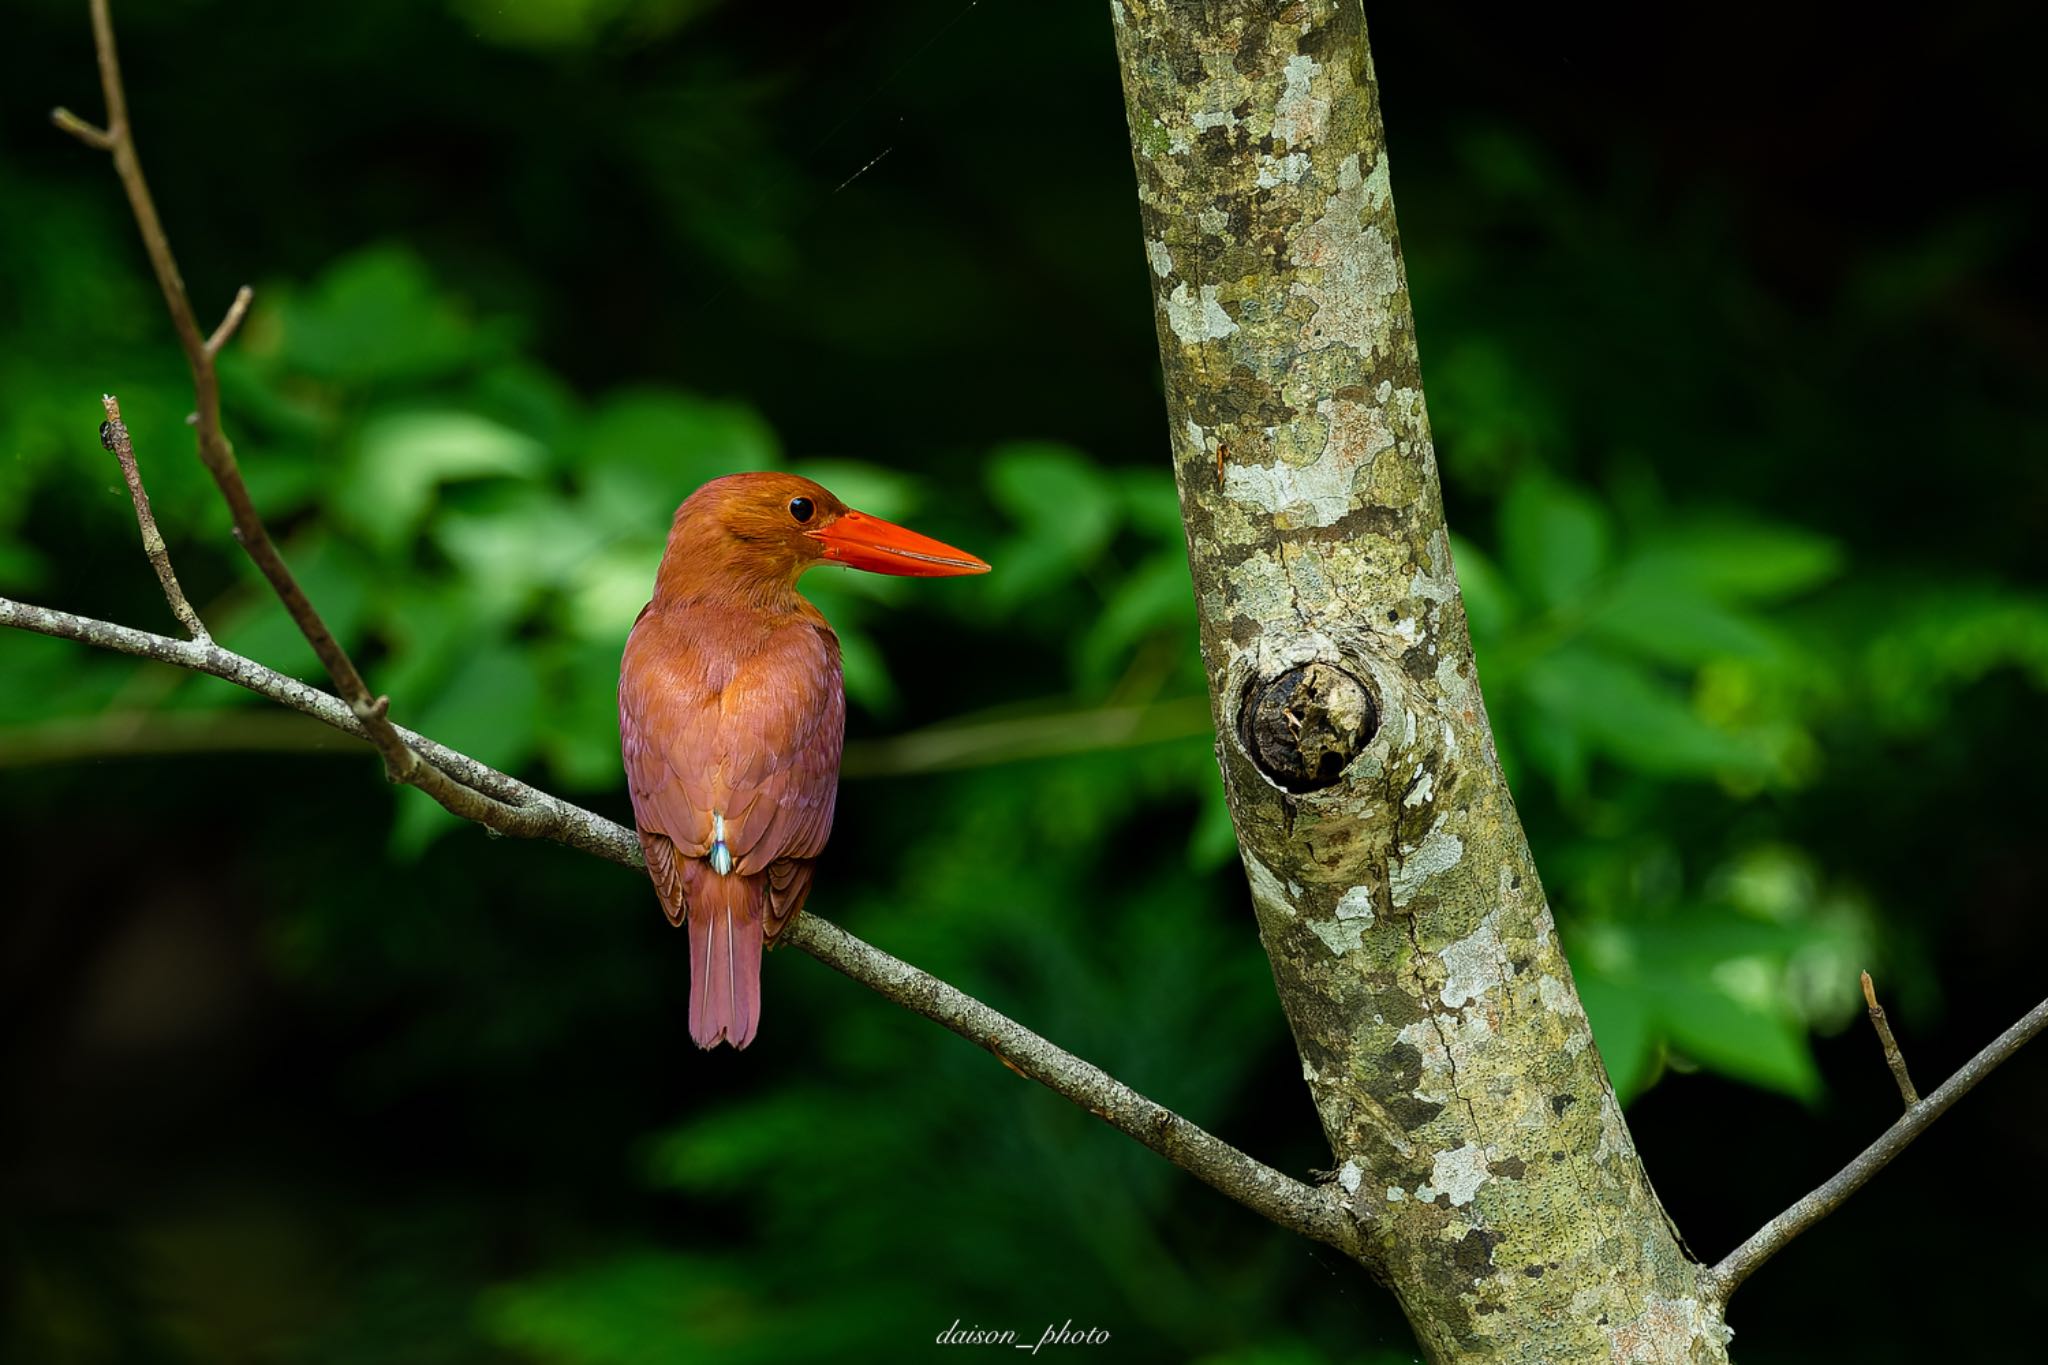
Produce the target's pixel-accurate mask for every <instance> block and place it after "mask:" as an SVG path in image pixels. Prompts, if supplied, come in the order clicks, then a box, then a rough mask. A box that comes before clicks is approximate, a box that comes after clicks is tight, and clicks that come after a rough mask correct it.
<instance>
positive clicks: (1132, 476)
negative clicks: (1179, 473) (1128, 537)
mask: <svg viewBox="0 0 2048 1365" xmlns="http://www.w3.org/2000/svg"><path fill="white" fill-rule="evenodd" d="M1115 483H1116V490H1117V501H1118V503H1119V505H1120V506H1121V507H1122V508H1123V514H1124V518H1125V520H1126V521H1127V522H1128V523H1129V524H1130V526H1131V529H1132V530H1134V531H1136V532H1137V533H1138V534H1140V535H1142V536H1145V537H1146V538H1148V539H1151V540H1156V541H1159V542H1160V543H1161V544H1169V545H1173V546H1176V547H1180V548H1181V549H1182V551H1183V553H1185V549H1186V545H1187V531H1186V528H1185V527H1184V526H1183V525H1182V524H1181V518H1180V495H1179V494H1178V493H1176V492H1175V491H1174V487H1173V475H1171V474H1169V473H1167V472H1166V471H1165V470H1149V469H1129V470H1122V471H1120V472H1118V473H1117V474H1116V476H1115Z"/></svg>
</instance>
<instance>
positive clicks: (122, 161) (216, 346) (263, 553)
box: [50, 0, 488, 819]
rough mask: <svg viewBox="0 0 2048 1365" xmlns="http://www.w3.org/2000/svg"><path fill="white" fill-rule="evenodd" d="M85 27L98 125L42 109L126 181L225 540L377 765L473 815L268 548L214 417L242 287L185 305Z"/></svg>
mask: <svg viewBox="0 0 2048 1365" xmlns="http://www.w3.org/2000/svg"><path fill="white" fill-rule="evenodd" d="M92 35H93V47H94V50H95V52H96V53H97V54H98V57H99V70H100V92H101V94H102V96H103V97H104V98H105V100H106V104H107V126H106V127H105V128H100V127H98V126H96V125H94V124H92V123H90V122H88V121H87V120H85V119H82V118H80V117H79V116H78V115H76V114H74V113H72V112H71V111H70V110H68V109H55V110H52V111H51V114H50V121H51V122H52V123H54V124H56V126H57V127H59V128H61V129H63V130H64V131H65V132H67V133H70V134H71V135H72V136H73V137H76V138H77V139H78V140H79V141H81V142H83V143H85V144H86V145H87V146H89V147H93V148H96V149H98V150H101V151H104V152H107V153H109V154H110V155H111V156H112V157H113V161H114V173H115V175H117V176H119V177H120V180H121V187H122V189H124V190H125V191H127V194H128V207H129V209H130V211H131V212H133V214H134V215H135V226H136V228H137V229H138V230H139V231H140V232H141V234H142V246H143V250H144V251H145V252H147V253H148V255H149V264H150V268H151V269H152V270H154V271H155V272H156V280H157V285H158V286H159V287H160V288H161V289H162V290H163V295H164V306H165V307H166V308H167V309H168V310H169V312H170V315H171V327H172V329H173V330H174V331H176V332H177V334H178V346H179V348H180V349H181V350H182V351H183V352H184V353H185V363H186V364H187V366H189V367H190V368H191V371H192V393H193V398H194V400H195V404H196V406H195V409H194V414H193V427H194V430H195V432H196V433H197V437H198V442H199V458H200V461H201V462H202V463H204V464H205V466H206V469H207V472H208V473H210V474H211V475H212V476H213V481H214V484H215V485H216V486H217V487H218V488H219V489H220V493H221V496H222V498H224V499H225V500H226V501H227V505H228V513H229V515H230V516H231V517H232V518H233V520H234V529H235V540H236V541H237V542H238V543H239V544H240V545H241V546H242V548H243V549H244V550H246V551H247V552H248V554H249V558H250V559H252V560H254V561H255V563H256V567H257V568H258V569H259V570H261V571H262V574H263V577H264V578H265V579H266V580H268V582H269V583H270V586H271V589H272V590H273V591H274V592H276V594H277V596H278V600H279V601H281V602H282V603H283V604H284V609H285V610H286V611H287V612H289V613H290V614H291V618H292V620H293V622H295V623H296V624H297V625H298V627H299V631H300V633H302V634H303V635H304V636H305V637H306V641H307V643H308V644H310V645H312V647H313V653H314V654H315V655H316V656H317V657H318V658H319V660H320V663H321V666H322V667H324V668H325V669H326V670H327V675H328V676H329V677H330V678H332V679H333V680H334V686H335V689H336V690H337V691H339V692H340V693H341V697H342V700H343V701H345V702H347V703H348V706H349V709H350V711H352V712H353V713H354V714H355V716H356V719H357V720H359V721H361V722H362V725H363V729H364V732H365V733H366V734H367V735H368V737H369V739H370V742H371V743H372V744H373V745H375V746H376V749H377V752H378V753H379V754H381V755H383V758H384V767H385V771H386V772H387V773H388V774H389V776H390V777H391V779H392V780H393V781H395V782H406V783H410V784H411V785H413V786H416V787H419V788H420V789H421V790H423V791H425V792H426V793H427V794H428V795H430V796H432V797H433V798H434V799H435V800H436V801H439V802H440V803H441V804H442V805H444V806H447V807H448V808H449V809H450V810H453V811H455V813H456V814H458V815H462V816H465V817H467V818H470V819H476V818H478V817H477V815H476V814H475V813H474V811H475V810H476V809H477V806H476V802H475V801H474V800H472V798H481V794H480V793H474V792H467V793H466V792H464V791H462V790H460V789H459V784H457V783H455V782H454V781H453V779H451V778H450V777H449V776H448V775H447V774H446V773H441V772H437V771H432V770H431V769H432V765H431V764H429V763H427V762H425V761H424V760H422V759H421V758H420V757H419V755H418V754H416V753H414V752H413V751H412V750H411V749H409V748H407V747H406V745H405V742H404V741H403V740H402V739H401V738H399V735H398V731H397V730H396V729H395V728H394V727H393V726H392V724H391V722H390V720H389V719H387V718H386V715H385V713H386V711H387V709H388V708H389V705H390V702H389V699H388V698H385V697H379V696H374V695H372V693H371V692H370V688H369V685H368V684H367V683H365V682H364V681H363V676H362V674H361V673H360V672H359V671H358V670H357V669H356V666H355V662H354V661H353V660H352V659H350V658H349V656H348V652H347V651H346V650H344V649H343V648H342V647H341V643H340V642H339V641H337V640H336V639H335V638H334V633H333V632H332V631H330V630H329V629H328V628H327V623H326V622H325V621H324V620H322V619H321V616H320V613H319V611H318V610H316V609H315V608H314V606H313V603H312V601H311V600H310V599H308V598H307V596H306V594H305V591H304V590H303V589H302V588H300V587H299V582H298V579H297V578H295V577H294V576H293V575H292V571H291V569H290V567H289V566H287V565H286V564H285V562H284V556H283V555H281V554H280V553H278V549H277V546H276V544H275V543H273V542H272V540H271V538H270V531H269V529H268V528H267V527H266V526H265V525H264V524H263V518H262V517H261V516H259V515H258V514H257V512H256V504H255V502H254V501H253V500H252V499H251V498H250V496H249V488H248V485H247V484H246V483H244V482H243V480H242V471H241V467H240V466H239V465H238V464H237V463H236V461H235V449H234V446H233V445H232V444H230V443H229V441H228V438H227V434H226V432H225V431H224V430H223V429H222V427H221V420H220V376H219V373H218V372H217V370H216V369H215V367H214V360H215V358H216V357H217V356H218V354H219V353H220V349H221V348H222V347H223V346H225V345H226V344H227V342H228V340H229V338H230V337H232V336H233V335H234V333H235V329H236V328H237V327H238V326H239V325H240V324H241V321H242V318H243V317H244V316H245V315H246V314H247V313H248V311H249V304H250V300H251V297H252V295H251V292H250V290H249V287H248V286H247V285H244V286H243V287H242V288H241V289H240V290H238V291H237V292H236V294H235V299H234V302H233V304H232V305H230V306H229V308H228V311H227V315H226V316H225V317H224V318H222V320H221V323H220V325H219V326H218V327H216V328H215V329H214V331H213V332H212V334H211V335H209V334H207V333H206V332H203V331H201V330H200V327H199V319H198V316H197V315H196V314H195V313H194V312H193V310H192V299H191V296H190V295H189V294H188V293H187V292H186V289H185V278H184V276H183V275H182V274H181V273H179V270H178V260H177V257H176V256H174V255H173V254H172V252H171V243H170V238H169V237H168V236H166V235H165V233H164V225H163V220H162V219H161V218H159V217H158V216H157V211H156V200H155V199H154V197H152V196H151V194H150V192H149V182H148V180H147V179H145V178H144V176H143V174H142V162H141V160H140V158H139V157H138V156H137V155H136V151H135V130H134V125H133V124H132V123H131V122H130V120H129V116H128V93H127V90H126V88H125V87H124V86H123V84H122V82H121V59H120V54H119V52H118V50H117V49H116V48H115V45H114V22H113V17H112V15H111V14H110V13H109V12H108V9H107V0H92ZM188 628H189V627H188ZM482 799H485V800H487V799H488V798H482Z"/></svg>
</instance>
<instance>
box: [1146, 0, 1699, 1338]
mask: <svg viewBox="0 0 2048 1365" xmlns="http://www.w3.org/2000/svg"><path fill="white" fill-rule="evenodd" d="M1110 9H1111V12H1112V18H1113V19H1114V22H1115V28H1116V38H1117V47H1118V53H1119V56H1120V58H1121V62H1122V66H1123V80H1124V96H1125V102H1126V109H1127V112H1128V115H1129V119H1130V129H1131V150H1132V156H1133V158H1134V160H1135V163H1136V168H1137V175H1138V199H1139V204H1140V206H1141V209H1142V215H1143V220H1144V231H1145V257H1146V260H1147V262H1148V263H1149V266H1150V269H1151V275H1152V284H1153V289H1154V294H1155V302H1156V305H1157V312H1158V319H1157V321H1158V327H1159V353H1160V358H1161V361H1162V363H1163V365H1164V367H1165V377H1166V397H1167V408H1168V416H1169V425H1170V431H1171V438H1172V443H1173V458H1174V474H1175V478H1176V481H1177V482H1178V484H1179V488H1180V498H1181V510H1182V514H1183V518H1184V521H1185V523H1186V527H1187V536H1188V557H1189V561H1190V563H1191V564H1192V567H1193V571H1194V580H1195V591H1196V596H1197V600H1198V605H1199V609H1200V616H1201V635H1202V655H1203V661H1204V663H1205V665H1206V667H1207V670H1208V675H1209V693H1210V698H1211V702H1212V706H1213V709H1214V714H1215V721H1216V733H1217V736H1218V739H1217V753H1218V758H1219V761H1220V762H1221V764H1222V768H1223V777H1224V782H1225V785H1226V787H1227V788H1228V791H1229V798H1230V808H1231V814H1232V816H1233V818H1234V820H1235V821H1236V824H1237V833H1238V842H1239V845H1240V847H1241V848H1242V850H1243V855H1244V865H1245V872H1246V874H1247V876H1248V878H1249V879H1250V883H1251V890H1252V901H1253V905H1254V907H1255V908H1256V911H1257V916H1258V924H1259V935H1260V938H1261V940H1262V941H1263V942H1264V945H1265V948H1266V952H1267V955H1268V956H1269V957H1270V958H1271V959H1272V963H1273V976H1274V979H1275V981H1276V983H1277V984H1278V987H1279V992H1280V1001H1281V1005H1282V1007H1283V1008H1284V1009H1285V1011H1286V1013H1287V1018H1288V1022H1289V1024H1290V1025H1291V1026H1292V1028H1293V1031H1294V1038H1295V1042H1296V1044H1297V1046H1298V1047H1299V1049H1300V1051H1301V1058H1302V1071H1303V1075H1304V1077H1305V1078H1306V1080H1307V1082H1308V1086H1309V1090H1310V1093H1311V1095H1312V1096H1313V1098H1314V1101H1315V1106H1316V1110H1317V1112H1318V1114H1320V1116H1321V1118H1322V1123H1323V1130H1324V1132H1325V1134H1326V1135H1327V1136H1328V1138H1329V1142H1330V1147H1331V1150H1332V1152H1333V1154H1334V1162H1333V1164H1334V1166H1335V1168H1336V1175H1335V1179H1336V1180H1337V1182H1338V1183H1339V1184H1340V1185H1341V1187H1342V1189H1343V1190H1344V1191H1345V1193H1346V1196H1347V1197H1348V1199H1349V1201H1350V1205H1351V1208H1352V1209H1353V1210H1354V1212H1355V1214H1356V1216H1357V1217H1358V1218H1359V1219H1360V1221H1361V1225H1362V1228H1363V1231H1364V1243H1365V1245H1366V1246H1367V1248H1368V1250H1367V1253H1366V1255H1365V1257H1364V1260H1365V1262H1366V1264H1367V1266H1368V1267H1369V1268H1370V1269H1371V1270H1372V1271H1373V1272H1374V1273H1375V1274H1377V1275H1378V1276H1379V1277H1381V1278H1383V1279H1384V1280H1386V1281H1387V1282H1388V1283H1389V1284H1391V1286H1392V1287H1393V1289H1394V1292H1395V1293H1396V1294H1397V1295H1398V1296H1399V1297H1400V1301H1401V1304H1402V1307H1403V1309H1404V1310H1405V1311H1406V1313H1407V1315H1408V1319H1409V1321H1410V1323H1411V1324H1412V1325H1413V1326H1414V1329H1415V1334H1416V1336H1417V1338H1418V1339H1419V1340H1420V1342H1421V1343H1422V1346H1423V1348H1424V1349H1425V1350H1426V1351H1427V1352H1428V1353H1429V1355H1430V1358H1431V1359H1433V1360H1438V1361H1556V1362H1562V1361H1585V1360H1603V1361H1604V1360H1613V1361H1659V1362H1662V1361H1671V1362H1677V1361H1687V1362H1704V1361H1722V1360H1725V1359H1726V1358H1727V1356H1726V1340H1727V1332H1726V1331H1725V1329H1724V1327H1723V1325H1722V1317H1721V1310H1720V1306H1719V1304H1718V1303H1717V1302H1716V1301H1715V1298H1714V1295H1713V1293H1712V1291H1711V1288H1710V1282H1708V1281H1704V1280H1703V1279H1702V1271H1701V1268H1700V1267H1699V1266H1698V1265H1696V1264H1695V1263H1694V1262H1693V1261H1692V1260H1691V1259H1690V1258H1689V1257H1688V1256H1687V1255H1686V1253H1685V1252H1684V1251H1683V1250H1682V1249H1681V1247H1680V1244H1679V1242H1678V1239H1677V1236H1676V1234H1675V1232H1674V1230H1673V1228H1672V1227H1671V1225H1670V1222H1669V1220H1668V1218H1667V1217H1666V1216H1665V1213H1664V1210H1663V1208H1662V1206H1661V1205H1660V1204H1659V1203H1658V1200H1657V1196H1656V1193H1655V1192H1654V1191H1653V1190H1652V1189H1651V1188H1650V1182H1649V1179H1648V1177H1647V1176H1646V1175H1645V1174H1644V1171H1643V1167H1642V1164H1641V1162H1640V1161H1639V1160H1638V1159H1637V1156H1636V1151H1635V1147H1634V1144H1633V1143H1632V1142H1631V1141H1630V1139H1629V1134H1628V1127H1627V1125H1626V1124H1625V1123H1624V1122H1623V1121H1622V1116H1621V1110H1620V1108H1619V1106H1618V1105H1617V1104H1616V1103H1615V1099H1614V1091H1613V1088H1612V1087H1611V1086H1610V1085H1609V1084H1608V1081H1607V1074H1606V1070H1605V1068H1604V1067H1603V1066H1602V1065H1601V1062H1600V1058H1599V1054H1598V1052H1597V1051H1596V1050H1595V1048H1594V1046H1593V1038H1592V1033H1591V1030H1590V1029H1589V1027H1588V1025H1587V1022H1586V1015H1585V1012H1584V1010H1582V1009H1581V1008H1580V1005H1579V1000H1578V996H1577V993H1576V991H1575V990H1574V988H1573V985H1572V976H1571V969H1570V967H1569V966H1567V965H1566V962H1565V956H1564V952H1563V949H1562V947H1561V946H1560V944H1559V943H1558V939H1557V935H1556V933H1555V931H1554V929H1553V926H1552V923H1551V916H1550V910H1549V907H1548V905H1547V904H1546V903H1545V900H1544V896H1543V890H1542V887H1541V885H1540V883H1539V882H1538V880H1537V876H1536V868H1535V866H1534V864H1533V863H1532V862H1531V860H1530V856H1529V848H1528V843H1527V841H1526V839H1525V838H1524V836H1523V833H1522V829H1521V824H1520V822H1519V820H1518V819H1517V817H1516V815H1515V809H1514V803H1513V801H1512V800H1511V799H1510V797H1509V795H1508V790H1507V786H1506V783H1505V781H1504V780H1503V778H1502V776H1501V772H1500V766H1499V763H1498V760H1497V758H1496V756H1495V752H1494V746H1493V739H1492V735H1491V733H1490V731H1489V730H1488V728H1487V720H1486V708H1485V704H1484V702H1483V701H1482V699H1481V697H1480V692H1479V681H1478V677H1477V674H1476V673H1475V671H1474V669H1473V664H1472V647H1471V642H1470V639H1469V638H1468V636H1467V633H1466V626H1465V611H1464V604H1463V601H1462V599H1461V598H1460V596H1459V592H1458V582H1457V579H1456V577H1455V576H1454V574H1453V572H1452V567H1451V556H1450V549H1449V545H1448V543H1447V542H1446V540H1445V534H1444V517H1443V504H1442V498H1441V495H1440V491H1439V486H1438V482H1437V470H1436V457H1435V452H1434V450H1433V449H1432V447H1431V445H1430V438H1429V423H1428V418H1427V415H1426V413H1425V412H1424V410H1423V400H1422V381H1421V376H1420V370H1419V367H1418V363H1417V358H1416V345H1415V328H1414V321H1413V317H1412V314H1411V312H1410V309H1409V301H1408V293H1407V285H1406V282H1405V279H1404V276H1403V272H1402V265H1401V254H1400V247H1399V241H1398V238H1397V237H1396V235H1395V231H1394V207H1393V201H1392V199H1391V198H1390V197H1389V194H1388V185H1387V161H1386V155H1385V142H1384V134H1383V132H1382V129H1381V124H1380V109H1379V94H1378V89H1377V86H1376V84H1375V81H1374V77H1373V69H1372V59H1371V55H1370V52H1369V50H1368V48H1367V43H1366V30H1365V20H1364V16H1363V15H1362V13H1361V12H1360V8H1359V2H1358V0H1293V3H1285V2H1284V0H1210V2H1209V3H1198V2H1197V0H1171V2H1168V0H1111V4H1110Z"/></svg>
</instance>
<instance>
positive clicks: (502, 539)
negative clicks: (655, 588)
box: [433, 484, 651, 617]
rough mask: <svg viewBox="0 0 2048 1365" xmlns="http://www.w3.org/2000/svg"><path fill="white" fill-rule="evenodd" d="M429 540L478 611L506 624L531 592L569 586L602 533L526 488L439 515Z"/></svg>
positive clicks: (549, 495) (555, 500)
mask: <svg viewBox="0 0 2048 1365" xmlns="http://www.w3.org/2000/svg"><path fill="white" fill-rule="evenodd" d="M433 536H434V540H435V541H436V543H438V544H439V545H440V546H441V548H442V549H443V550H445V551H446V552H447V554H448V558H449V560H450V562H452V563H453V564H454V565H455V567H456V569H457V570H459V571H460V573H461V574H462V578H463V585H464V587H465V588H466V589H467V590H468V592H469V593H470V595H471V597H472V599H473V600H474V601H475V602H476V604H477V607H478V609H479V610H480V611H482V612H483V613H484V614H486V615H488V616H491V617H509V616H511V615H513V614H515V613H517V612H518V611H519V610H521V609H522V608H523V607H524V606H525V605H526V604H527V603H528V601H530V600H531V598H532V596H533V594H534V593H535V592H536V591H538V590H540V589H542V588H553V587H559V586H563V585H565V584H567V583H568V582H569V581H570V580H571V579H572V578H573V577H574V576H575V575H576V574H577V573H578V572H579V571H580V570H581V568H582V567H583V566H584V565H585V564H587V563H588V562H589V561H590V558H591V557H592V556H593V555H594V554H596V553H597V551H598V549H599V546H600V544H601V541H602V537H603V532H602V531H601V530H600V529H599V528H598V527H595V526H593V525H591V524H590V523H589V521H588V519H587V518H585V517H581V516H578V515H577V509H575V508H574V507H573V506H572V505H571V504H568V503H565V502H563V501H562V500H561V499H560V498H558V497H555V496H554V495H553V494H552V493H550V492H548V491H546V490H544V489H542V488H540V487H538V486H535V485H530V484H528V485H509V486H506V487H505V488H504V489H503V490H502V495H501V496H498V497H495V498H490V499H487V500H484V501H482V502H481V503H478V504H473V505H471V506H468V507H465V508H464V509H463V510H460V511H455V510H450V511H447V512H444V513H443V514H442V515H440V516H439V517H437V518H435V520H434V525H433ZM650 581H651V579H650Z"/></svg>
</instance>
